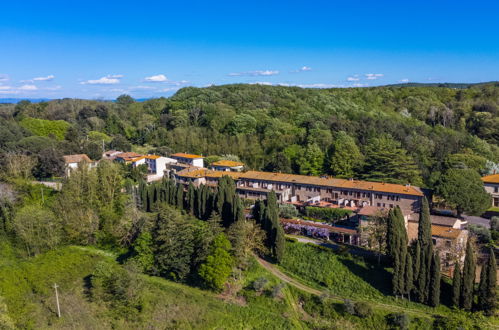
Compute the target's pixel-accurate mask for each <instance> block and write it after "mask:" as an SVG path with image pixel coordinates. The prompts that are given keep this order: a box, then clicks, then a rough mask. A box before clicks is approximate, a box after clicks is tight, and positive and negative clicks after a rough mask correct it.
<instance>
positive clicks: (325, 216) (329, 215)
mask: <svg viewBox="0 0 499 330" xmlns="http://www.w3.org/2000/svg"><path fill="white" fill-rule="evenodd" d="M305 214H306V215H307V216H309V217H313V218H317V219H322V220H326V221H331V222H334V221H338V220H341V219H344V218H346V217H348V216H350V214H352V211H351V210H345V209H332V208H322V207H314V206H307V207H306V208H305Z"/></svg>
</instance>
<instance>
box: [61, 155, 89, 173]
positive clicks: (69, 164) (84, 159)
mask: <svg viewBox="0 0 499 330" xmlns="http://www.w3.org/2000/svg"><path fill="white" fill-rule="evenodd" d="M62 158H63V159H64V163H65V171H64V172H65V173H64V174H65V175H66V177H69V176H70V174H71V171H72V170H74V169H76V168H78V164H80V163H86V164H88V165H90V166H93V165H94V162H93V161H92V160H91V159H90V158H89V157H88V156H87V155H86V154H76V155H66V156H62Z"/></svg>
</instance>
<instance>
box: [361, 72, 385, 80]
mask: <svg viewBox="0 0 499 330" xmlns="http://www.w3.org/2000/svg"><path fill="white" fill-rule="evenodd" d="M365 76H366V79H367V80H376V79H378V78H381V77H383V76H384V74H382V73H366V74H365Z"/></svg>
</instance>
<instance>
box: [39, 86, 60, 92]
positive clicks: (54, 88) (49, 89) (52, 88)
mask: <svg viewBox="0 0 499 330" xmlns="http://www.w3.org/2000/svg"><path fill="white" fill-rule="evenodd" d="M43 89H44V90H47V91H58V90H59V89H62V86H59V85H57V86H53V87H45V88H43Z"/></svg>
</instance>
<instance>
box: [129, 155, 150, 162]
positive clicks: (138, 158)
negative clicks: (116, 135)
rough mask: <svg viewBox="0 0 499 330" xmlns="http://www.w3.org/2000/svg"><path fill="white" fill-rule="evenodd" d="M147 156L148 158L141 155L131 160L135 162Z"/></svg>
mask: <svg viewBox="0 0 499 330" xmlns="http://www.w3.org/2000/svg"><path fill="white" fill-rule="evenodd" d="M145 158H146V156H139V157H135V158H131V159H130V161H131V162H133V163H135V162H138V161H139V160H141V159H145Z"/></svg>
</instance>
